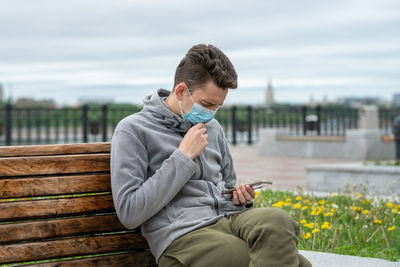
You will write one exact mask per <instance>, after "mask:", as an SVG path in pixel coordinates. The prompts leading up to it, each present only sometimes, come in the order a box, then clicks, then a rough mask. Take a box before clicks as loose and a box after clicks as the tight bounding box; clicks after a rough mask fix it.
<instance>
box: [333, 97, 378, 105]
mask: <svg viewBox="0 0 400 267" xmlns="http://www.w3.org/2000/svg"><path fill="white" fill-rule="evenodd" d="M337 102H338V103H340V104H344V105H346V106H350V107H358V106H360V105H382V104H383V101H382V99H380V98H379V97H340V98H338V99H337Z"/></svg>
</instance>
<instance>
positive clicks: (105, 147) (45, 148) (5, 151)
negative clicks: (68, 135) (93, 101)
mask: <svg viewBox="0 0 400 267" xmlns="http://www.w3.org/2000/svg"><path fill="white" fill-rule="evenodd" d="M110 148H111V145H110V142H104V143H91V144H65V145H31V146H7V147H0V157H20V156H22V157H26V156H44V155H68V154H89V153H110Z"/></svg>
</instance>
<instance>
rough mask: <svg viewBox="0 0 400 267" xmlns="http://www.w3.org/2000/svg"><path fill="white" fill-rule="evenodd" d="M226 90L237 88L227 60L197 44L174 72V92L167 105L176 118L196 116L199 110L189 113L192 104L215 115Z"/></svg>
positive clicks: (215, 50)
mask: <svg viewBox="0 0 400 267" xmlns="http://www.w3.org/2000/svg"><path fill="white" fill-rule="evenodd" d="M229 88H230V89H235V88H237V74H236V71H235V69H234V67H233V65H232V63H231V61H230V60H229V58H228V57H227V56H226V55H225V54H224V53H223V52H222V51H221V50H219V49H218V48H216V47H215V46H212V45H204V44H199V45H196V46H193V47H192V48H191V49H190V50H189V51H188V52H187V54H186V55H185V57H184V58H183V59H182V60H181V62H180V63H179V65H178V67H177V68H176V73H175V82H174V89H173V90H172V93H171V95H170V96H169V97H168V99H167V100H166V102H167V105H168V106H169V107H170V109H171V110H172V111H173V112H174V113H175V114H178V115H179V116H183V114H188V113H189V112H190V111H192V112H191V115H189V116H192V115H193V113H197V112H198V109H199V108H198V107H197V108H195V110H192V108H193V106H194V105H195V103H197V104H198V105H200V106H202V107H204V108H206V109H208V110H211V111H215V110H216V109H217V108H218V107H219V106H221V105H222V104H223V103H224V100H225V98H226V95H227V93H228V89H229ZM200 109H202V108H201V107H200ZM196 110H197V111H196ZM200 113H202V112H200ZM206 113H207V112H206ZM202 114H203V115H204V113H202ZM196 117H198V116H196Z"/></svg>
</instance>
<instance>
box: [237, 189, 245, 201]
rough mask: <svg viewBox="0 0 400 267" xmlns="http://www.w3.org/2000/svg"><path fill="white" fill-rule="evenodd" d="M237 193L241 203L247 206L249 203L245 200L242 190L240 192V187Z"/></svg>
mask: <svg viewBox="0 0 400 267" xmlns="http://www.w3.org/2000/svg"><path fill="white" fill-rule="evenodd" d="M236 192H237V194H238V198H239V201H240V203H241V204H245V203H246V202H247V201H246V198H245V197H244V195H243V192H242V190H240V187H237V188H236Z"/></svg>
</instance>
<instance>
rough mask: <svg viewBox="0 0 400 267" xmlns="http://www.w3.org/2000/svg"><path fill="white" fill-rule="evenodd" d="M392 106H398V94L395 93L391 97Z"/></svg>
mask: <svg viewBox="0 0 400 267" xmlns="http://www.w3.org/2000/svg"><path fill="white" fill-rule="evenodd" d="M392 105H393V106H400V93H396V94H394V95H393V100H392Z"/></svg>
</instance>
